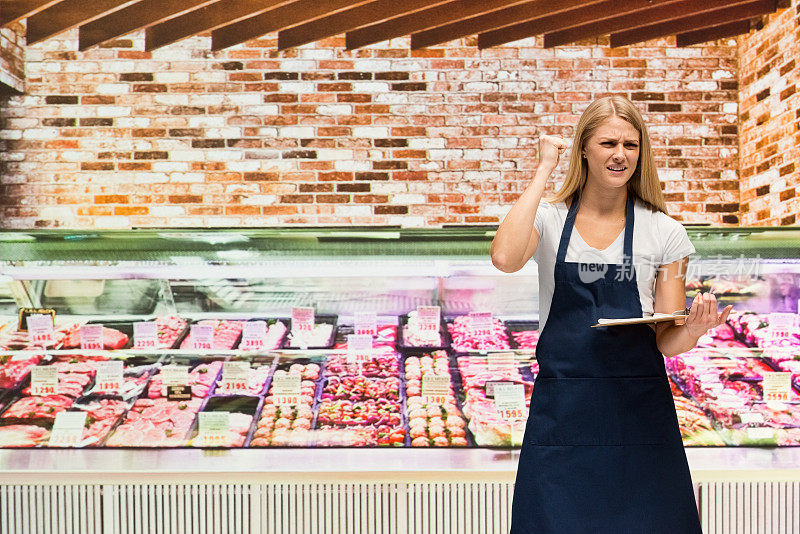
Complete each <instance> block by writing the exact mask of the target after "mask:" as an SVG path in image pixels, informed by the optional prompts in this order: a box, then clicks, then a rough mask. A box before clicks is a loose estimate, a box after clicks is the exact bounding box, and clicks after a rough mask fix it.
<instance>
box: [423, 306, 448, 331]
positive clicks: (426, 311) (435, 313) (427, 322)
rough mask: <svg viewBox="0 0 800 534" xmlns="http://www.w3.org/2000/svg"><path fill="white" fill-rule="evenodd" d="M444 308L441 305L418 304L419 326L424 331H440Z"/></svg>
mask: <svg viewBox="0 0 800 534" xmlns="http://www.w3.org/2000/svg"><path fill="white" fill-rule="evenodd" d="M441 314H442V309H441V308H440V307H439V306H417V319H418V320H419V328H420V330H422V331H423V332H438V331H439V321H440V318H441Z"/></svg>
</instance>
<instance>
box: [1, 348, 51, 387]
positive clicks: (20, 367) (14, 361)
mask: <svg viewBox="0 0 800 534" xmlns="http://www.w3.org/2000/svg"><path fill="white" fill-rule="evenodd" d="M41 360H42V356H41V355H38V354H34V355H21V354H20V355H11V356H8V355H6V356H0V389H12V388H15V387H17V385H19V383H20V382H22V379H23V378H25V377H26V376H27V375H28V373H29V372H30V370H31V367H33V366H35V365H36V364H38V363H39V362H40V361H41Z"/></svg>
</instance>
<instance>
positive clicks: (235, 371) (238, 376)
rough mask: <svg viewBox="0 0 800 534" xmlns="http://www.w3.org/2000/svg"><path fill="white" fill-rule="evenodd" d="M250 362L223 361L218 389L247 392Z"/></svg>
mask: <svg viewBox="0 0 800 534" xmlns="http://www.w3.org/2000/svg"><path fill="white" fill-rule="evenodd" d="M249 377H250V364H249V363H247V362H223V363H222V379H221V380H220V383H219V388H220V390H222V391H224V392H225V393H247V391H248V387H247V382H248V378H249Z"/></svg>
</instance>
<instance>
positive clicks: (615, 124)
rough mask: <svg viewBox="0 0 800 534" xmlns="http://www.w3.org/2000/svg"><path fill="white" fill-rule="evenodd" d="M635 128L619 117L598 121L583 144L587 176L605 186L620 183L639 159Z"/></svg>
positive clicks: (622, 182) (618, 184)
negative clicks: (597, 124) (587, 169)
mask: <svg viewBox="0 0 800 534" xmlns="http://www.w3.org/2000/svg"><path fill="white" fill-rule="evenodd" d="M639 144H640V141H639V131H638V130H637V129H636V128H634V127H633V125H632V124H631V123H629V122H628V121H626V120H625V119H622V118H621V117H617V116H612V117H609V118H607V119H606V120H604V121H603V122H601V123H600V126H598V127H597V129H595V131H594V133H593V134H592V135H591V136H590V137H589V139H588V140H587V141H586V144H585V145H584V147H583V155H584V156H585V158H586V162H587V165H588V168H589V176H588V178H589V179H590V180H600V181H601V182H602V185H605V186H608V187H621V186H624V185H625V184H626V183H628V180H629V179H630V177H631V176H632V175H633V172H634V171H635V170H636V164H637V163H638V162H639Z"/></svg>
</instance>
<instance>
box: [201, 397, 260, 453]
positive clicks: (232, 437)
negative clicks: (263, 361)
mask: <svg viewBox="0 0 800 534" xmlns="http://www.w3.org/2000/svg"><path fill="white" fill-rule="evenodd" d="M262 402H263V401H262V400H261V399H259V398H258V397H211V398H209V399H208V402H207V403H206V405H205V406H203V409H202V411H203V412H228V432H227V437H226V438H225V439H223V440H222V441H221V442H215V443H214V444H213V445H211V444H209V443H207V442H204V441H203V440H202V439H198V431H199V414H198V418H196V419H195V422H194V424H193V425H192V430H191V432H190V436H191V437H190V439H189V443H188V445H189V446H190V447H209V446H214V447H226V448H231V447H243V446H244V444H245V441H246V440H247V438H248V435H249V433H250V431H251V430H252V429H253V417H254V416H255V414H256V413H258V411H259V410H260V409H261V405H262Z"/></svg>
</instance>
